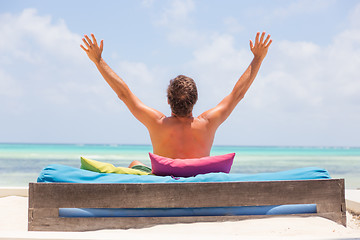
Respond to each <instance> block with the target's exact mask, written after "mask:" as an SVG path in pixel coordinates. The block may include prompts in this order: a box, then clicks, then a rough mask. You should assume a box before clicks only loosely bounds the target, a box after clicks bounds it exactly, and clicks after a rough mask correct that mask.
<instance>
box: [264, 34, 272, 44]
mask: <svg viewBox="0 0 360 240" xmlns="http://www.w3.org/2000/svg"><path fill="white" fill-rule="evenodd" d="M270 37H271V36H270V34H268V35H267V37H266V39H265V41H264V44H265V45H266V44H267V43H268V41H269V39H270Z"/></svg>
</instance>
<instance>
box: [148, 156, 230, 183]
mask: <svg viewBox="0 0 360 240" xmlns="http://www.w3.org/2000/svg"><path fill="white" fill-rule="evenodd" d="M149 155H150V159H151V167H152V173H153V174H155V175H158V176H175V177H191V176H195V175H198V174H205V173H211V172H224V173H229V172H230V169H231V165H232V163H233V160H234V157H235V153H229V154H225V155H219V156H212V157H203V158H190V159H179V158H176V159H172V158H167V157H161V156H158V155H156V154H153V153H149Z"/></svg>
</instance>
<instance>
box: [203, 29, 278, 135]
mask: <svg viewBox="0 0 360 240" xmlns="http://www.w3.org/2000/svg"><path fill="white" fill-rule="evenodd" d="M264 38H265V32H263V33H262V34H261V36H260V33H259V32H258V33H257V34H256V37H255V44H254V43H253V41H251V40H250V50H251V52H252V53H253V54H254V58H253V60H252V61H251V63H250V65H249V67H248V68H247V69H246V71H245V72H244V73H243V75H242V76H241V77H240V78H239V80H238V81H237V82H236V84H235V87H234V88H233V90H232V92H231V93H230V94H229V95H228V96H226V97H225V98H224V99H223V100H222V101H221V102H220V103H219V104H218V105H217V106H216V107H214V108H212V109H210V110H208V111H206V112H204V113H203V114H201V115H200V117H202V118H204V119H206V120H208V121H209V124H210V126H211V127H212V128H215V129H216V128H217V127H218V126H220V124H221V123H223V122H224V121H225V120H226V119H227V118H228V117H229V115H230V114H231V112H232V111H233V110H234V108H235V107H236V105H237V104H238V103H239V102H240V100H241V99H242V98H243V97H244V96H245V93H246V92H247V90H248V89H249V87H250V86H251V84H252V83H253V81H254V79H255V77H256V75H257V73H258V71H259V69H260V66H261V63H262V61H263V60H264V58H265V56H266V54H267V51H268V48H269V46H270V44H271V43H272V40H270V35H267V37H266V38H265V39H264Z"/></svg>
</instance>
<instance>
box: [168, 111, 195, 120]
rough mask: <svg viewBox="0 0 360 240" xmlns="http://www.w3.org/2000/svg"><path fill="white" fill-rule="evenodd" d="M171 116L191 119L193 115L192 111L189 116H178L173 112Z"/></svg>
mask: <svg viewBox="0 0 360 240" xmlns="http://www.w3.org/2000/svg"><path fill="white" fill-rule="evenodd" d="M171 117H175V118H178V119H190V118H193V115H192V113H190V114H189V115H187V116H184V117H183V116H177V115H176V114H175V113H173V112H172V113H171Z"/></svg>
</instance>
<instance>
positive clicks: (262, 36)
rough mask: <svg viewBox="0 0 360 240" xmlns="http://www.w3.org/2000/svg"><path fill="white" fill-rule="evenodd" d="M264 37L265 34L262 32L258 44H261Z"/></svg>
mask: <svg viewBox="0 0 360 240" xmlns="http://www.w3.org/2000/svg"><path fill="white" fill-rule="evenodd" d="M264 36H265V32H262V34H261V37H260V44H262V43H263V41H264Z"/></svg>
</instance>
